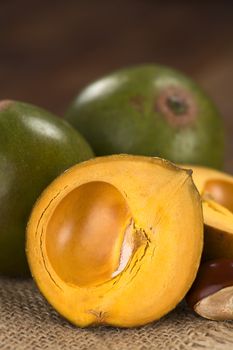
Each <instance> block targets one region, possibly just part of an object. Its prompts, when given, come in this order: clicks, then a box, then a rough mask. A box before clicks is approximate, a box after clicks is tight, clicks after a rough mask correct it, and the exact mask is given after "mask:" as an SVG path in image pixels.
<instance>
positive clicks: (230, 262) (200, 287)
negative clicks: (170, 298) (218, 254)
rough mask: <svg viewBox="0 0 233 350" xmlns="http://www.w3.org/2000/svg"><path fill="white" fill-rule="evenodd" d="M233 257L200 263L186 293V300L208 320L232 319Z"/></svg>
mask: <svg viewBox="0 0 233 350" xmlns="http://www.w3.org/2000/svg"><path fill="white" fill-rule="evenodd" d="M232 292H233V259H215V260H210V261H207V262H205V263H204V264H202V265H201V266H200V268H199V270H198V274H197V277H196V279H195V281H194V283H193V285H192V288H191V289H190V290H189V292H188V294H187V295H186V298H185V299H186V302H187V304H188V305H189V307H190V308H192V309H193V310H194V311H195V312H196V313H198V314H199V315H200V316H202V317H205V318H207V319H210V320H216V321H218V320H219V321H220V320H232V319H233V306H232V295H233V294H232Z"/></svg>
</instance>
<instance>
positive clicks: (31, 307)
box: [0, 278, 233, 350]
mask: <svg viewBox="0 0 233 350" xmlns="http://www.w3.org/2000/svg"><path fill="white" fill-rule="evenodd" d="M0 349H1V350H37V349H49V350H50V349H51V350H53V349H54V350H66V349H67V350H74V349H79V350H87V349H93V350H116V349H119V350H139V349H140V350H153V349H156V350H159V349H165V350H170V349H171V350H178V349H179V350H189V349H211V350H214V349H216V350H218V349H219V350H220V349H221V350H222V349H224V350H225V349H226V350H230V349H231V350H232V349H233V323H232V322H214V321H207V320H204V319H202V318H200V317H197V316H195V315H193V314H192V313H191V312H189V310H188V309H187V308H186V306H185V305H184V303H183V304H181V305H179V306H178V307H177V309H176V310H174V311H173V312H171V313H170V314H169V315H167V316H166V317H164V318H163V319H161V320H160V321H158V322H155V323H153V324H150V325H147V326H144V327H141V328H138V329H114V328H111V327H101V328H89V329H79V328H76V327H74V326H72V325H71V324H69V323H68V322H67V321H65V320H64V319H63V318H62V317H61V316H59V315H58V314H57V313H56V312H55V311H54V310H52V308H51V307H50V306H49V305H48V304H47V302H46V301H45V300H44V298H43V297H42V296H41V295H40V293H39V292H38V290H37V288H36V287H35V285H34V283H33V282H32V281H31V280H10V279H4V278H2V279H0Z"/></svg>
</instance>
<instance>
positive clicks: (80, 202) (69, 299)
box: [27, 155, 203, 327]
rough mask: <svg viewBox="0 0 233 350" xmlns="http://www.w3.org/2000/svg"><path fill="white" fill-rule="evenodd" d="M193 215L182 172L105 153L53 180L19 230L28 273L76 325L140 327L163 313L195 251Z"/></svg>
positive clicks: (195, 199) (198, 225) (197, 216)
mask: <svg viewBox="0 0 233 350" xmlns="http://www.w3.org/2000/svg"><path fill="white" fill-rule="evenodd" d="M202 230H203V221H202V210H201V203H200V198H199V195H198V192H197V191H196V189H195V187H194V185H193V182H192V179H191V177H190V173H189V172H186V171H183V170H181V169H179V168H177V167H175V166H173V165H172V164H170V163H168V162H166V161H164V160H161V159H153V158H146V157H137V156H126V155H125V156H124V155H121V156H110V157H103V158H96V159H95V160H91V161H88V162H84V163H82V164H80V165H77V166H75V167H73V168H71V169H70V170H69V171H67V172H65V173H64V174H63V175H62V176H60V177H59V178H58V179H57V180H55V181H54V182H53V183H52V184H51V185H50V186H49V187H48V189H47V190H46V191H45V192H44V193H43V195H42V196H41V198H40V199H39V201H38V202H37V204H36V206H35V208H34V210H33V213H32V216H31V219H30V222H29V225H28V230H27V255H28V259H29V264H30V268H31V271H32V274H33V276H34V278H35V280H36V282H37V284H38V286H39V288H40V290H41V291H42V293H43V294H44V295H45V297H46V298H47V300H48V301H49V302H50V303H51V304H52V305H53V306H54V307H55V308H56V309H57V310H58V312H60V313H61V314H62V315H63V316H64V317H66V318H67V319H68V320H70V321H71V322H73V323H74V324H76V325H79V326H81V327H85V326H88V325H92V324H109V325H115V326H120V327H131V326H138V325H142V324H145V323H148V322H151V321H154V320H156V319H159V318H160V317H162V316H163V315H164V314H166V313H167V312H169V311H170V310H171V309H173V308H174V307H175V306H176V305H177V303H178V302H179V301H180V300H181V299H182V298H183V297H184V295H185V294H186V292H187V291H188V289H189V288H190V286H191V284H192V282H193V280H194V278H195V275H196V272H197V269H198V266H199V262H200V256H201V251H202V239H203V237H202Z"/></svg>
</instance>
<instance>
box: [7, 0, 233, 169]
mask: <svg viewBox="0 0 233 350" xmlns="http://www.w3.org/2000/svg"><path fill="white" fill-rule="evenodd" d="M145 62H158V63H160V64H165V65H170V66H172V67H174V68H178V69H180V70H182V71H183V72H185V73H187V74H189V75H190V76H191V77H193V78H194V79H196V80H197V81H198V82H199V83H200V84H201V85H202V86H203V87H204V88H205V89H206V90H207V91H208V92H209V94H210V95H211V96H212V97H213V98H214V100H215V101H216V103H217V104H218V106H219V108H220V110H221V112H222V115H223V118H224V119H225V124H226V130H227V133H228V144H227V156H226V169H227V170H229V171H231V172H233V140H232V139H233V138H232V135H233V116H232V114H233V1H223V0H222V1H203V2H202V3H201V2H199V1H190V0H189V1H153V0H144V1H143V0H122V1H121V0H118V1H117V0H115V1H114V0H80V1H79V0H76V1H68V0H67V1H65V0H64V1H59V0H56V1H55V0H54V1H49V0H47V1H43V0H41V1H32V0H0V98H1V99H2V98H11V99H18V100H23V101H26V102H31V103H34V104H37V105H40V106H42V107H45V108H48V109H50V110H51V111H53V112H55V113H57V114H59V115H62V114H63V112H64V110H65V109H66V106H67V104H68V103H69V102H70V100H71V99H72V98H73V96H74V95H75V94H76V93H77V92H78V91H79V90H80V89H81V88H82V87H83V86H84V85H85V84H87V83H88V82H90V81H92V80H94V79H96V78H97V77H100V76H101V75H103V74H106V73H108V72H111V71H112V70H114V69H117V68H120V67H123V66H127V65H131V64H136V63H145Z"/></svg>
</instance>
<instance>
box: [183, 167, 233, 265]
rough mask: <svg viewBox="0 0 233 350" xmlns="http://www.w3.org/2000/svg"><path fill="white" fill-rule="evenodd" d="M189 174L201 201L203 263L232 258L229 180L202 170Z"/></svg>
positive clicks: (232, 200) (232, 186)
mask: <svg viewBox="0 0 233 350" xmlns="http://www.w3.org/2000/svg"><path fill="white" fill-rule="evenodd" d="M185 167H188V168H191V169H192V170H193V180H194V182H195V184H196V186H197V189H198V190H199V192H200V195H201V198H202V206H203V214H204V223H205V234H204V250H203V259H205V260H210V259H217V258H231V259H232V258H233V176H232V175H229V174H227V173H223V172H220V171H216V170H214V169H210V168H206V167H197V166H196V167H195V166H192V165H187V166H185Z"/></svg>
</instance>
